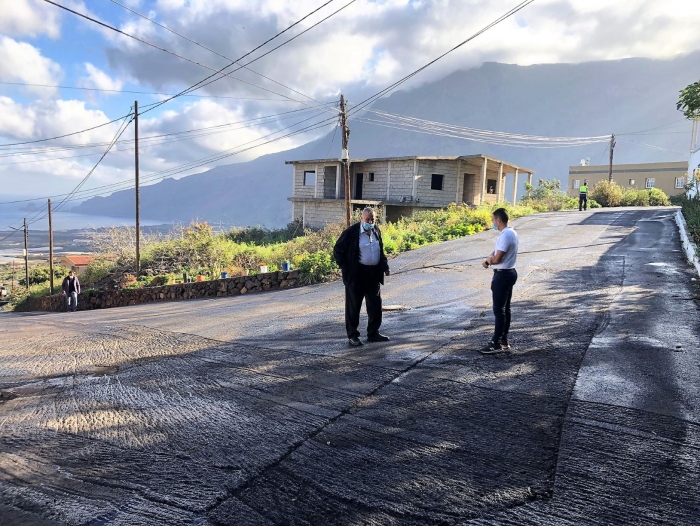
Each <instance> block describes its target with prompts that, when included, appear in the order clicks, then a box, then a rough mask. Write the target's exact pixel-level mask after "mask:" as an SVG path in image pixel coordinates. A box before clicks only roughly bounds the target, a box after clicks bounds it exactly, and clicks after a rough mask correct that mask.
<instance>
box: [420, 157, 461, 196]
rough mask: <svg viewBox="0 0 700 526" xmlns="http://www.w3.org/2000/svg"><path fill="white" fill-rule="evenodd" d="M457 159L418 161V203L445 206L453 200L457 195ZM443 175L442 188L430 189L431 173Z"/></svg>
mask: <svg viewBox="0 0 700 526" xmlns="http://www.w3.org/2000/svg"><path fill="white" fill-rule="evenodd" d="M457 165H458V161H447V160H445V161H429V160H420V161H418V182H417V192H416V197H417V198H418V199H419V200H420V204H422V205H423V204H425V205H433V206H447V205H449V204H450V203H454V202H455V198H456V196H457V184H458V183H457ZM433 174H440V175H442V176H443V184H442V190H431V189H430V186H431V183H432V175H433Z"/></svg>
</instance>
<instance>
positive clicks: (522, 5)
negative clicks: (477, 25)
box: [350, 0, 535, 115]
mask: <svg viewBox="0 0 700 526" xmlns="http://www.w3.org/2000/svg"><path fill="white" fill-rule="evenodd" d="M534 1H535V0H524V1H523V2H521V3H520V4H518V5H517V6H515V7H514V8H512V9H511V10H510V11H508V12H506V13H505V14H504V15H501V16H500V17H499V18H497V19H496V20H494V21H493V22H491V23H490V24H488V25H486V26H485V27H483V28H482V29H480V30H479V31H477V32H476V33H474V34H473V35H472V36H470V37H469V38H467V39H466V40H463V41H462V42H460V43H459V44H457V45H456V46H454V47H453V48H452V49H450V50H448V51H446V52H445V53H443V54H442V55H440V56H438V57H437V58H435V59H433V60H431V61H430V62H428V63H427V64H425V65H424V66H421V67H420V68H418V69H417V70H415V71H414V72H413V73H410V74H408V75H406V76H405V77H403V78H402V79H400V80H398V81H396V82H394V83H393V84H391V85H390V86H388V87H386V88H384V89H383V90H381V91H379V92H378V93H375V94H374V95H372V96H371V97H368V98H366V99H365V100H363V101H362V102H360V103H359V104H357V105H355V106H354V107H353V108H352V110H351V112H350V115H354V114H355V113H357V112H358V111H360V110H362V109H363V108H365V107H366V106H367V105H369V104H371V103H372V102H374V101H375V100H376V99H378V98H379V97H381V96H383V95H386V94H387V93H389V92H390V91H393V90H394V89H396V88H397V87H399V86H400V85H401V84H403V83H404V82H406V81H408V80H409V79H411V78H412V77H414V76H416V75H417V74H418V73H420V72H421V71H423V70H424V69H426V68H428V67H430V66H431V65H433V64H435V63H436V62H437V61H439V60H440V59H442V58H444V57H446V56H447V55H449V54H450V53H452V52H453V51H456V50H457V49H459V48H461V47H462V46H464V45H465V44H467V43H468V42H471V41H472V40H474V39H475V38H477V37H478V36H479V35H481V34H483V33H485V32H486V31H488V30H489V29H491V28H492V27H494V26H496V25H498V24H500V23H501V22H503V21H504V20H506V19H508V18H510V17H511V16H513V15H514V14H516V13H517V12H519V11H521V10H522V9H524V8H525V7H527V6H528V5H530V4H531V3H533V2H534Z"/></svg>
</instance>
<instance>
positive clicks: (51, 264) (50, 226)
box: [49, 199, 53, 296]
mask: <svg viewBox="0 0 700 526" xmlns="http://www.w3.org/2000/svg"><path fill="white" fill-rule="evenodd" d="M49 296H53V220H52V217H51V199H49Z"/></svg>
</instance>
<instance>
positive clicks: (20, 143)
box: [0, 0, 129, 147]
mask: <svg viewBox="0 0 700 526" xmlns="http://www.w3.org/2000/svg"><path fill="white" fill-rule="evenodd" d="M46 1H48V0H46ZM128 116H129V115H123V116H121V117H118V118H116V119H113V120H111V121H109V122H105V123H104V124H99V125H97V126H93V127H92V128H86V129H84V130H80V131H77V132H73V133H66V134H64V135H57V136H56V137H49V138H48V139H37V140H34V141H25V142H13V143H7V144H0V147H5V146H20V145H23V144H34V143H37V142H46V141H54V140H56V139H63V138H65V137H71V136H73V135H78V134H80V133H85V132H88V131H92V130H96V129H97V128H102V127H104V126H107V125H109V124H112V123H114V122H118V121H120V120H122V119H124V118H126V117H128Z"/></svg>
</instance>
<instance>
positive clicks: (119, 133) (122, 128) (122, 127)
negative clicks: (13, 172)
mask: <svg viewBox="0 0 700 526" xmlns="http://www.w3.org/2000/svg"><path fill="white" fill-rule="evenodd" d="M132 114H133V113H132V112H130V113H129V114H128V115H127V116H126V117H125V118H124V120H123V122H122V124H121V125H120V126H119V130H117V133H116V134H115V136H114V139H112V142H111V143H110V144H109V146H108V147H107V149H106V150H105V151H104V153H103V154H102V157H100V159H99V160H98V161H97V163H95V166H93V167H92V169H91V170H90V171H89V172H88V173H87V175H86V176H85V177H83V179H82V180H81V181H80V182H79V183H78V184H77V185H76V187H75V188H74V189H73V190H72V191H71V192H70V193H69V194H68V195H67V196H66V197H65V198H64V199H62V200H61V202H60V203H58V205H56V207H55V208H54V211H56V212H58V211H59V210H60V209H61V208H62V207H63V205H65V204H66V202H68V201H69V200H70V198H71V197H72V196H73V195H75V194H76V193H77V192H78V191H79V190H80V189H81V188H82V186H83V185H84V184H85V183H86V182H87V180H88V179H89V178H90V176H91V175H92V174H93V173H94V172H95V170H96V169H97V167H98V166H99V165H100V163H101V162H102V160H103V159H104V158H105V157H106V156H107V154H108V153H109V151H110V150H111V149H112V147H113V146H114V145H115V144H116V142H117V141H118V140H119V137H121V136H122V134H123V133H124V132H125V131H126V129H127V128H128V126H129V123H130V122H131V121H128V122H127V118H128V117H130V116H131V115H132ZM132 120H133V118H132ZM47 216H48V213H46V214H45V215H43V216H41V217H37V218H35V219H34V220H32V221H31V222H30V223H29V224H33V223H36V222H37V221H40V220H42V219H44V218H45V217H47Z"/></svg>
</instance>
